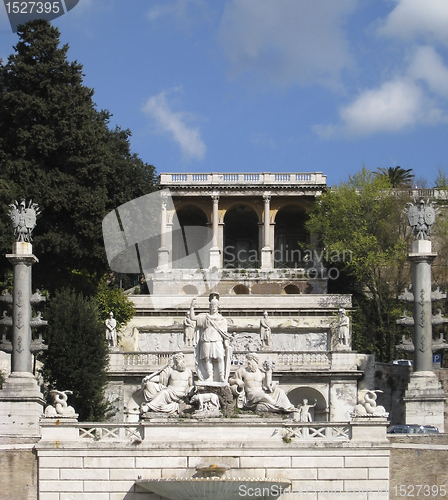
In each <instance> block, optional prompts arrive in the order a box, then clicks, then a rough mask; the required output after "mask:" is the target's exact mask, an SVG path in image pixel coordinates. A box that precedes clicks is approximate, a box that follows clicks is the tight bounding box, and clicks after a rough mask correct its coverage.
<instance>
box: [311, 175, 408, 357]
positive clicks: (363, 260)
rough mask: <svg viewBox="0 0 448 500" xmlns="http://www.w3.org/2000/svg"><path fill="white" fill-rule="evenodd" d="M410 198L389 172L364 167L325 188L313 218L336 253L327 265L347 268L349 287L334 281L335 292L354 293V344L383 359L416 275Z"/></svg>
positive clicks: (317, 232)
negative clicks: (411, 261)
mask: <svg viewBox="0 0 448 500" xmlns="http://www.w3.org/2000/svg"><path fill="white" fill-rule="evenodd" d="M406 201H408V200H405V199H402V198H400V197H399V196H397V195H394V194H393V193H392V189H391V185H390V182H389V179H388V178H387V177H385V176H378V175H374V174H373V173H372V172H371V171H369V170H367V169H365V168H364V169H363V170H362V171H361V172H360V173H358V174H356V175H355V176H353V177H350V178H349V180H348V182H346V183H341V184H340V185H338V186H337V187H335V188H333V189H331V190H328V191H327V192H326V193H324V194H323V195H322V196H321V197H320V199H319V200H318V201H317V202H316V203H315V205H314V207H313V209H312V211H311V213H310V219H309V221H308V223H307V228H308V230H309V231H310V233H312V234H314V235H316V237H317V239H318V242H319V244H320V246H321V247H322V248H323V249H324V250H325V252H324V255H326V254H327V253H328V255H329V256H330V257H331V260H330V262H329V263H327V266H335V267H338V269H339V270H340V272H341V282H342V281H343V283H344V287H341V286H338V285H340V283H335V284H332V283H331V285H332V286H333V290H332V291H334V292H338V293H342V292H345V293H353V294H354V303H355V307H356V313H355V315H354V318H353V323H354V325H356V328H355V326H354V328H353V330H354V347H355V348H357V349H358V350H360V351H363V352H372V353H375V354H376V356H377V359H378V360H379V361H389V360H390V359H391V358H392V357H393V355H394V346H395V334H396V331H397V329H396V324H395V320H396V319H397V318H398V317H399V316H400V314H401V308H402V306H401V305H400V304H399V302H398V300H397V297H398V295H399V294H400V293H401V291H402V290H403V288H404V286H406V285H408V283H409V280H410V278H409V266H408V264H407V261H406V257H407V238H409V236H410V230H409V229H408V227H407V221H406V217H405V215H404V213H403V208H404V206H405V202H406ZM338 256H339V258H338ZM337 281H339V280H337ZM335 285H336V286H335Z"/></svg>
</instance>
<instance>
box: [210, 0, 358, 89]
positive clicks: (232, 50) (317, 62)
mask: <svg viewBox="0 0 448 500" xmlns="http://www.w3.org/2000/svg"><path fill="white" fill-rule="evenodd" d="M356 5H357V0H338V1H335V0H313V1H306V2H305V1H297V0H275V1H272V0H228V1H227V2H226V5H225V9H224V14H223V17H222V20H221V26H220V31H219V39H220V42H221V44H222V47H223V50H224V53H225V55H226V57H227V58H228V60H229V62H230V65H231V74H232V76H236V75H241V74H246V73H249V74H251V73H252V74H253V76H255V77H256V78H257V79H259V77H260V75H261V76H262V77H263V78H264V80H265V81H266V80H267V81H268V82H269V83H274V84H277V85H289V84H294V83H299V84H311V83H315V82H317V83H320V84H325V85H334V84H336V83H337V82H338V78H339V74H340V72H341V70H343V69H344V68H346V67H347V66H349V65H350V64H351V62H352V61H351V56H350V53H349V49H348V41H347V39H346V36H345V32H344V23H345V22H346V20H347V19H348V16H349V15H350V14H351V13H352V12H353V11H354V9H355V7H356Z"/></svg>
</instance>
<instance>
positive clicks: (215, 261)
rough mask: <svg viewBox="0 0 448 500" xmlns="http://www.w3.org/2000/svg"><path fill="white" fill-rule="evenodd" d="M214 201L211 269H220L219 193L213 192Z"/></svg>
mask: <svg viewBox="0 0 448 500" xmlns="http://www.w3.org/2000/svg"><path fill="white" fill-rule="evenodd" d="M212 202H213V212H212V229H213V240H212V247H211V248H210V269H213V268H214V267H216V268H217V269H220V268H221V251H220V249H219V247H218V228H219V215H218V208H219V207H218V205H219V193H213V194H212Z"/></svg>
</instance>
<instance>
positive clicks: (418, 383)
mask: <svg viewBox="0 0 448 500" xmlns="http://www.w3.org/2000/svg"><path fill="white" fill-rule="evenodd" d="M445 399H446V397H445V393H444V391H443V388H442V385H441V384H440V382H439V380H438V379H437V377H436V376H435V374H434V373H432V372H416V373H413V374H412V375H411V379H410V381H409V384H408V388H407V390H406V392H405V396H404V398H403V401H404V404H405V419H406V424H408V425H411V424H414V425H434V426H435V427H437V428H438V429H439V432H444V431H445V424H444V410H445Z"/></svg>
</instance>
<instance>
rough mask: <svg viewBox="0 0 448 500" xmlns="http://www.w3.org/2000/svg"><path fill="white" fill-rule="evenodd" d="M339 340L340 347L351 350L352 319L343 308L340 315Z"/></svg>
mask: <svg viewBox="0 0 448 500" xmlns="http://www.w3.org/2000/svg"><path fill="white" fill-rule="evenodd" d="M338 339H339V346H341V347H342V348H343V349H350V318H349V317H348V316H347V314H346V312H345V309H344V308H343V307H341V308H340V309H339V313H338Z"/></svg>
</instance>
